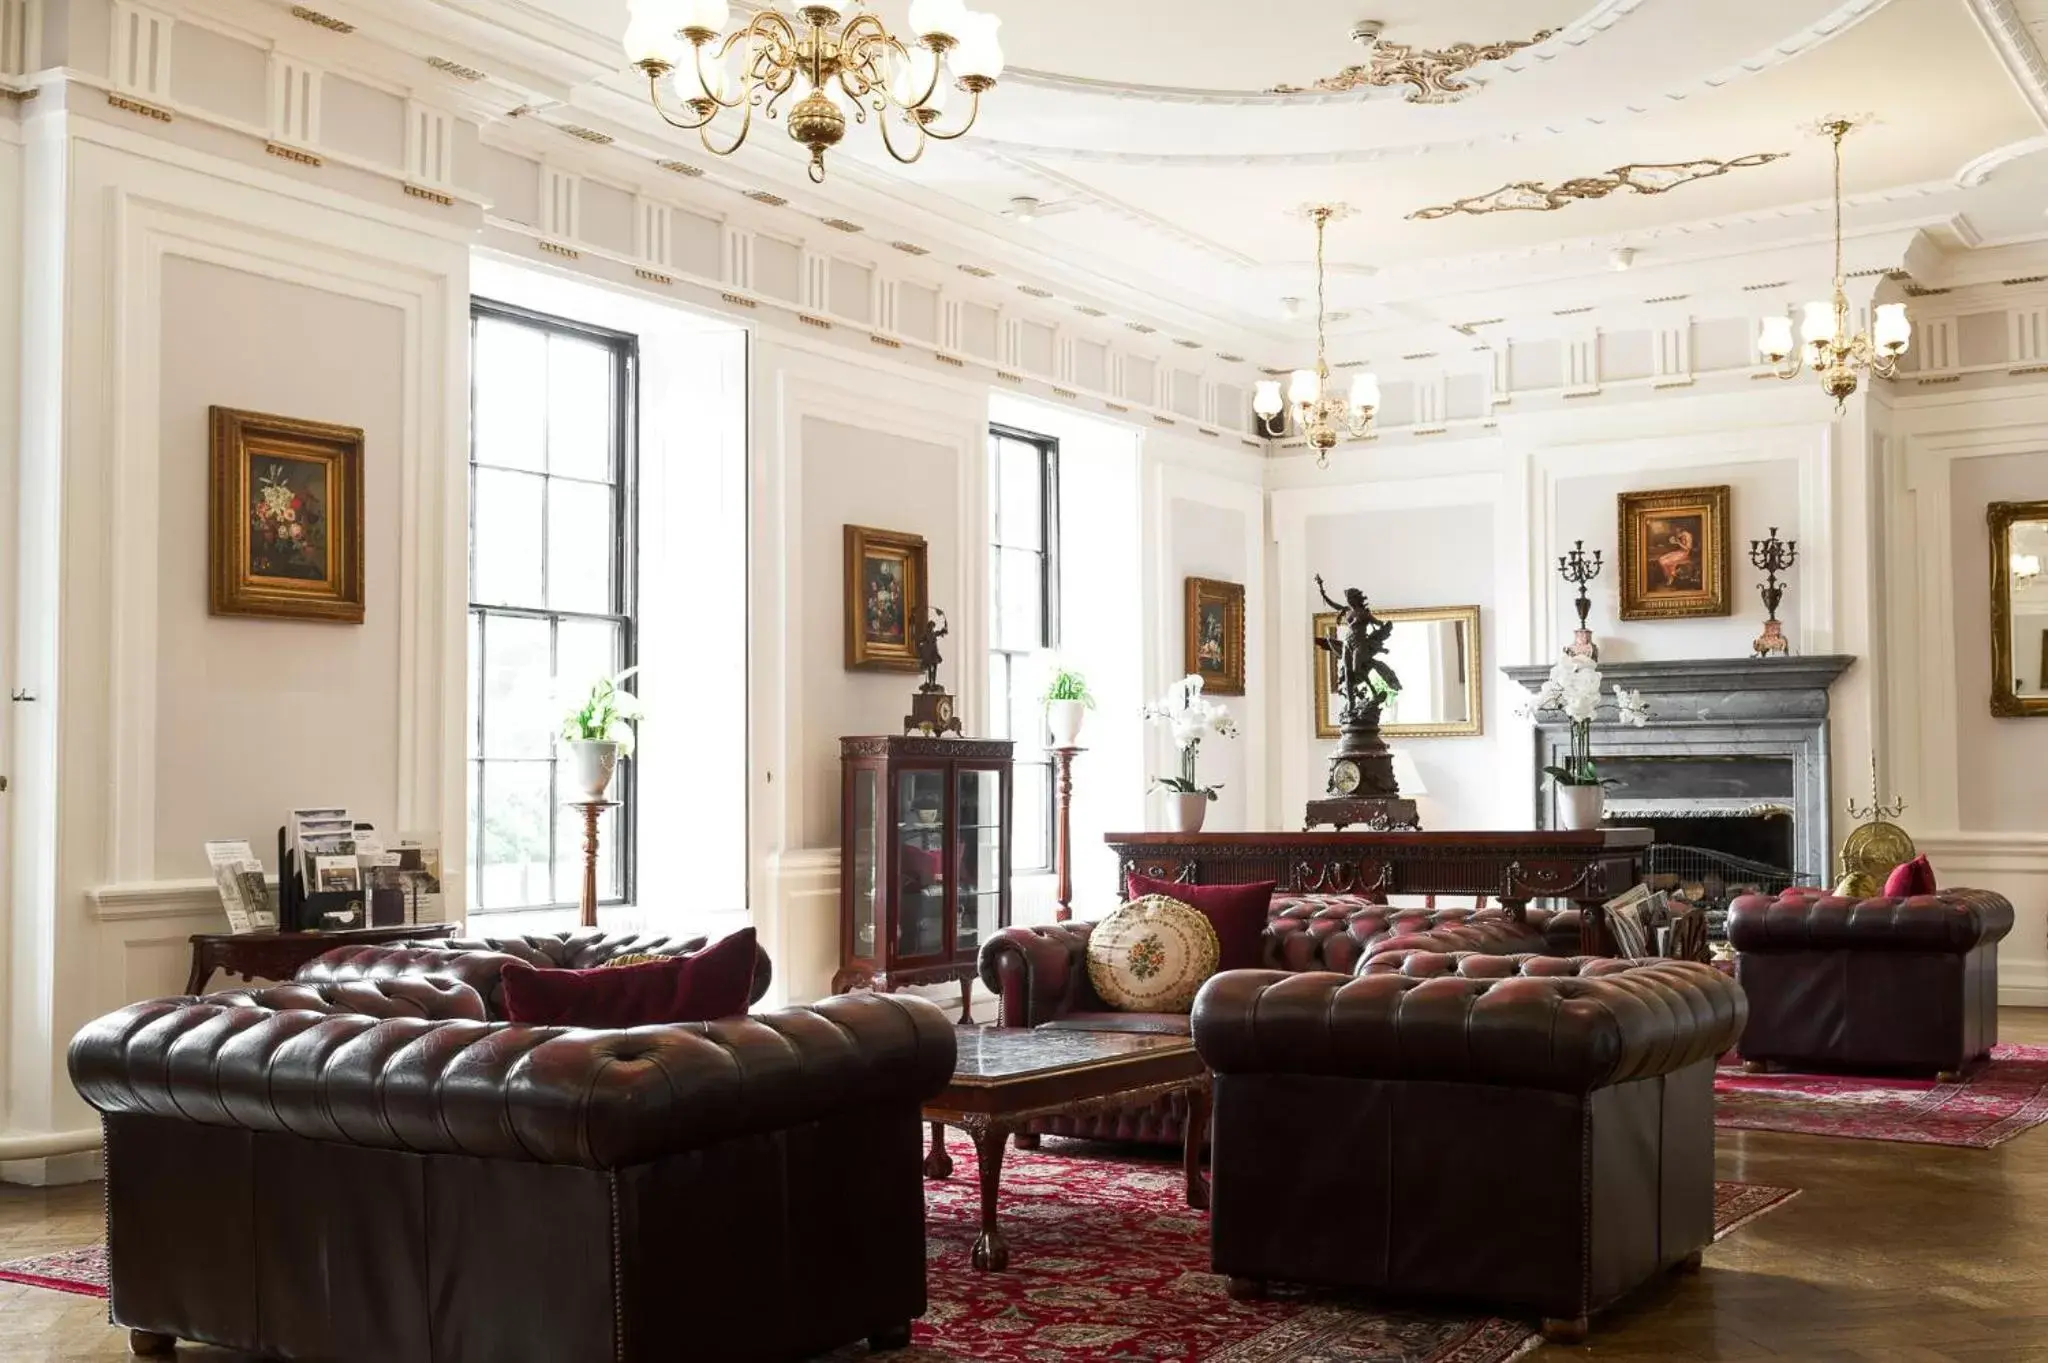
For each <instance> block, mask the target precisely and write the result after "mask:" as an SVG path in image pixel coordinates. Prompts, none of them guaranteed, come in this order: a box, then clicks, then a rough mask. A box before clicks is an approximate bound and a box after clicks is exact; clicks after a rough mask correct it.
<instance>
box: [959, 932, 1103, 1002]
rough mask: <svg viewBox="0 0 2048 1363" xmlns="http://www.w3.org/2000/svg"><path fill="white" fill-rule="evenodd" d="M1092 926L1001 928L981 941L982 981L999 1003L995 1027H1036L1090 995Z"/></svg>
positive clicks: (1091, 991)
mask: <svg viewBox="0 0 2048 1363" xmlns="http://www.w3.org/2000/svg"><path fill="white" fill-rule="evenodd" d="M1094 929H1095V925H1094V924H1093V923H1045V924H1040V925H1038V926H1036V927H1017V928H1004V929H1003V930H1002V931H1001V932H998V933H997V934H996V935H995V936H993V937H991V938H989V939H988V941H986V942H984V943H983V944H982V947H981V959H980V961H979V962H978V966H979V969H980V971H981V982H982V984H983V985H985V986H987V988H988V991H989V992H990V993H992V994H994V995H995V996H996V998H997V999H998V1000H1000V1003H1001V1008H1000V1011H999V1012H998V1014H997V1022H998V1025H1000V1026H1003V1027H1036V1026H1038V1025H1039V1024H1040V1023H1044V1022H1051V1021H1052V1020H1053V1019H1054V1018H1057V1017H1060V1016H1061V1015H1063V1014H1066V1013H1071V1012H1073V1011H1075V1009H1076V1007H1077V1006H1078V1005H1079V1004H1080V1003H1082V1002H1084V1001H1086V1000H1088V999H1091V998H1092V997H1093V996H1094V992H1095V991H1094V988H1093V986H1091V985H1090V984H1089V983H1088V936H1089V934H1090V933H1091V932H1093V931H1094Z"/></svg>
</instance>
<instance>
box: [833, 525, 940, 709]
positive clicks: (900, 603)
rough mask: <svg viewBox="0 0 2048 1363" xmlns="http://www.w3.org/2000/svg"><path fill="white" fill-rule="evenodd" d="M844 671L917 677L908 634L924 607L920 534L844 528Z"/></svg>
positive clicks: (922, 544)
mask: <svg viewBox="0 0 2048 1363" xmlns="http://www.w3.org/2000/svg"><path fill="white" fill-rule="evenodd" d="M845 593H846V667H847V670H848V671H851V672H915V671H917V670H918V666H917V645H916V643H915V642H914V641H913V640H912V639H911V637H910V629H911V626H912V625H913V624H915V623H916V622H917V620H918V616H919V612H920V611H921V610H922V609H923V607H924V604H925V542H924V536H922V535H911V534H905V533H903V532H901V531H896V530H875V529H872V528H870V527H868V526H865V525H849V526H847V527H846V582H845Z"/></svg>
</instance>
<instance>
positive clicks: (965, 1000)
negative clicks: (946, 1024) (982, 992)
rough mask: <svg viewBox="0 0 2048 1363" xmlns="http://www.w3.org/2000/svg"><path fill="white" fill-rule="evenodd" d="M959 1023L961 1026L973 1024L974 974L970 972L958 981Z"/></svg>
mask: <svg viewBox="0 0 2048 1363" xmlns="http://www.w3.org/2000/svg"><path fill="white" fill-rule="evenodd" d="M960 1025H961V1026H962V1027H972V1026H973V1025H974V976H973V974H972V973H969V974H968V975H966V976H964V977H963V978H962V979H961V981H960Z"/></svg>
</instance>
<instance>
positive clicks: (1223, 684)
mask: <svg viewBox="0 0 2048 1363" xmlns="http://www.w3.org/2000/svg"><path fill="white" fill-rule="evenodd" d="M1183 628H1184V630H1185V633H1186V636H1187V638H1186V642H1187V670H1188V671H1189V672H1190V673H1192V674H1193V675H1195V676H1197V677H1200V678H1201V679H1202V689H1203V690H1204V691H1205V692H1207V693H1208V694H1210V695H1212V696H1241V695H1243V694H1244V584H1243V583H1240V582H1217V581H1215V580H1214V579H1212V578H1206V577H1191V578H1189V579H1188V609H1187V619H1186V622H1185V624H1184V627H1183Z"/></svg>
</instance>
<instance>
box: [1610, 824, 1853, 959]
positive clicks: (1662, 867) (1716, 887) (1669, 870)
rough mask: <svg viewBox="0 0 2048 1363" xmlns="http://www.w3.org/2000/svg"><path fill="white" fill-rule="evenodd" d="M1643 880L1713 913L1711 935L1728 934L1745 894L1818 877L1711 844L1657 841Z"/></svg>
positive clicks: (1810, 881) (1709, 920) (1646, 860)
mask: <svg viewBox="0 0 2048 1363" xmlns="http://www.w3.org/2000/svg"><path fill="white" fill-rule="evenodd" d="M1643 878H1644V880H1645V881H1646V882H1647V883H1648V884H1649V886H1650V888H1651V889H1653V890H1668V891H1670V892H1671V893H1673V894H1676V895H1679V896H1680V897H1682V898H1684V899H1686V900H1688V901H1690V902H1691V903H1693V904H1694V905H1697V906H1698V907H1700V908H1703V909H1705V910H1706V912H1707V934H1708V936H1709V938H1711V939H1712V940H1714V941H1720V940H1722V939H1724V938H1725V937H1726V935H1727V931H1726V924H1727V921H1728V905H1729V904H1730V903H1732V902H1733V901H1734V900H1735V899H1736V898H1737V896H1740V895H1745V894H1776V893H1778V891H1780V890H1783V889H1787V888H1789V887H1790V886H1793V885H1798V884H1813V883H1814V881H1813V878H1812V877H1810V876H1807V875H1805V874H1803V873H1801V872H1798V871H1791V870H1787V869H1786V868H1784V867H1782V866H1773V865H1771V864H1770V863H1768V862H1763V861H1751V860H1749V859H1748V858H1746V857H1738V856H1732V855H1730V854H1729V853H1727V852H1716V851H1714V850H1713V849H1711V848H1707V847H1686V846H1683V845H1681V844H1678V843H1668V842H1655V843H1651V844H1650V847H1649V850H1648V851H1647V852H1646V853H1645V855H1644V857H1643Z"/></svg>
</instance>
